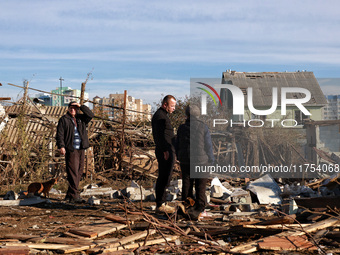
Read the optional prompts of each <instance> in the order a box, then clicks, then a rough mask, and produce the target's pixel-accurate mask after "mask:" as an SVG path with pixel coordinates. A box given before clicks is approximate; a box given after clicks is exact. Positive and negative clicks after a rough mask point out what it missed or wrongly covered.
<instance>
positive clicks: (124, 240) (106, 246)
mask: <svg viewBox="0 0 340 255" xmlns="http://www.w3.org/2000/svg"><path fill="white" fill-rule="evenodd" d="M148 232H149V233H148ZM155 233H156V230H154V229H151V230H150V231H147V230H145V231H143V232H139V233H136V234H133V235H130V236H126V237H123V238H121V239H118V240H116V241H114V242H112V243H105V244H103V245H99V246H97V247H95V248H94V249H91V250H89V251H88V253H97V252H99V251H102V250H106V249H110V248H115V247H118V246H122V245H124V244H127V243H130V242H133V241H135V240H138V239H141V238H144V237H146V236H147V235H150V236H151V235H154V234H155Z"/></svg>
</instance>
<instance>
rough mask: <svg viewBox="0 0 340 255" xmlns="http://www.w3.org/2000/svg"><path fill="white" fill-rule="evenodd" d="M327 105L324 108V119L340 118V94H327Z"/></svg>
mask: <svg viewBox="0 0 340 255" xmlns="http://www.w3.org/2000/svg"><path fill="white" fill-rule="evenodd" d="M326 99H327V105H326V106H325V107H324V108H323V119H325V120H338V119H340V95H327V96H326Z"/></svg>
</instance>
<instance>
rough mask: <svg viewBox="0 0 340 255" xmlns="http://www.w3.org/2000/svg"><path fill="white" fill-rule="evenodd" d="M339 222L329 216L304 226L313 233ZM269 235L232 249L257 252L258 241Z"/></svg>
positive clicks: (239, 251)
mask: <svg viewBox="0 0 340 255" xmlns="http://www.w3.org/2000/svg"><path fill="white" fill-rule="evenodd" d="M337 222H338V219H335V218H329V219H327V220H323V221H320V222H317V223H314V224H312V225H310V226H307V227H306V228H304V230H305V232H307V233H311V232H314V231H317V230H320V229H324V228H328V227H330V226H333V225H335V224H336V223H337ZM305 232H303V231H286V232H283V233H279V234H276V235H273V236H269V237H282V236H301V235H304V234H305ZM269 237H265V238H261V239H259V240H255V241H251V242H249V243H246V244H241V245H238V246H236V247H234V248H232V249H231V250H230V251H231V252H236V253H252V252H255V251H257V249H258V243H259V242H263V241H264V240H265V239H266V238H269Z"/></svg>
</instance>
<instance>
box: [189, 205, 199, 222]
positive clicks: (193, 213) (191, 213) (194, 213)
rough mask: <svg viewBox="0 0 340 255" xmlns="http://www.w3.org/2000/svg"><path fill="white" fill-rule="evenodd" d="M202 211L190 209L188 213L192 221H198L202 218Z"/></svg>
mask: <svg viewBox="0 0 340 255" xmlns="http://www.w3.org/2000/svg"><path fill="white" fill-rule="evenodd" d="M201 213H202V211H201V210H197V209H196V208H195V207H190V208H189V209H188V211H187V214H188V216H189V219H190V220H195V221H196V220H198V219H199V218H200V215H201Z"/></svg>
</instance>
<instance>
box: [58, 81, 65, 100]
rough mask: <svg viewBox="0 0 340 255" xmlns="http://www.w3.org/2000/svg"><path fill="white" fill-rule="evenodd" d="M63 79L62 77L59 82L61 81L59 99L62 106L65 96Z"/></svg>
mask: <svg viewBox="0 0 340 255" xmlns="http://www.w3.org/2000/svg"><path fill="white" fill-rule="evenodd" d="M63 80H64V79H63V78H62V77H61V76H60V78H59V81H60V91H59V94H60V96H59V99H60V106H62V101H63V96H62V95H61V94H63Z"/></svg>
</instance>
